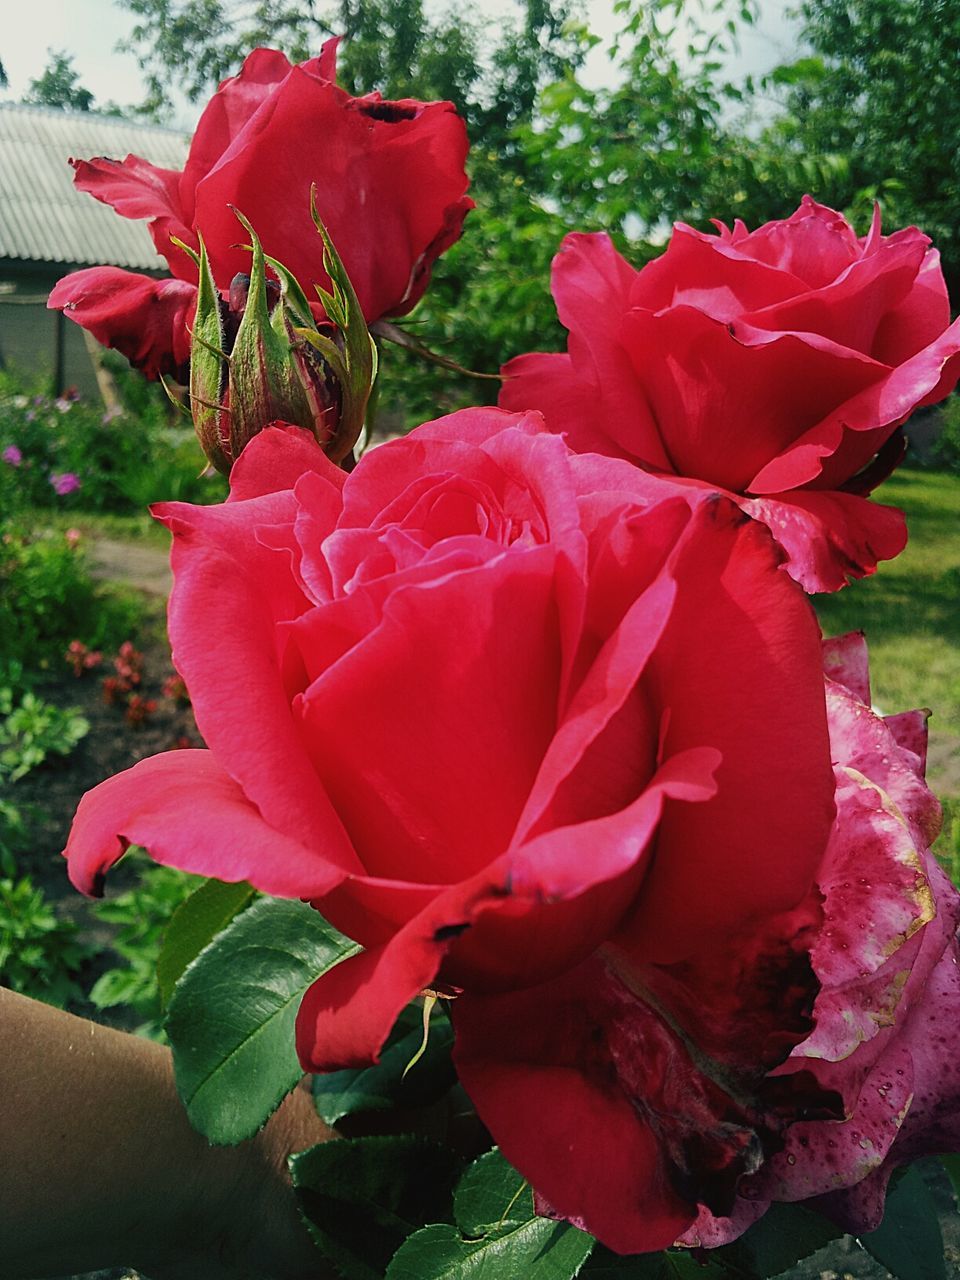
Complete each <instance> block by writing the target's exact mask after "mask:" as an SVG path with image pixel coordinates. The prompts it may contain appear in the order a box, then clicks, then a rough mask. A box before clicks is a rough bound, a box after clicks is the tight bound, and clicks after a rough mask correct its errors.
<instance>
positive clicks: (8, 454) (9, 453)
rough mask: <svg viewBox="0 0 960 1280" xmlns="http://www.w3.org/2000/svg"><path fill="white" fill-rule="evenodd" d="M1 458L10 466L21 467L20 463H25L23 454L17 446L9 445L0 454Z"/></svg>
mask: <svg viewBox="0 0 960 1280" xmlns="http://www.w3.org/2000/svg"><path fill="white" fill-rule="evenodd" d="M0 458H3V460H4V462H5V463H7V465H8V466H11V467H19V465H20V463H21V462H22V461H23V454H22V453H21V452H20V450H19V449H18V448H17V446H16V445H15V444H8V445H7V447H6V448H5V449H4V451H3V453H0Z"/></svg>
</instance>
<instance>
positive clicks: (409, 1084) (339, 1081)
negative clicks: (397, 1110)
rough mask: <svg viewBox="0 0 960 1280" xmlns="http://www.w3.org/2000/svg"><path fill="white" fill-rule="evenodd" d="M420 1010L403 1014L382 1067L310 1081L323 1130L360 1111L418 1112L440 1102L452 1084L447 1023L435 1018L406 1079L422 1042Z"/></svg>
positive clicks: (440, 1016) (450, 1038)
mask: <svg viewBox="0 0 960 1280" xmlns="http://www.w3.org/2000/svg"><path fill="white" fill-rule="evenodd" d="M422 1012H423V1011H422V1010H421V1009H420V1008H419V1007H418V1006H416V1005H410V1006H409V1007H408V1008H407V1009H405V1010H404V1011H403V1013H401V1015H400V1017H399V1018H398V1020H397V1025H396V1027H395V1028H394V1030H393V1034H392V1035H391V1037H390V1039H389V1041H388V1042H387V1047H386V1048H385V1049H384V1050H383V1052H382V1053H381V1055H380V1061H379V1062H378V1063H376V1064H375V1065H374V1066H371V1067H362V1068H361V1069H360V1070H359V1071H357V1070H348V1071H331V1072H330V1073H329V1074H328V1075H317V1076H314V1078H313V1096H314V1100H315V1101H316V1104H317V1111H318V1112H319V1113H320V1115H321V1116H322V1117H323V1119H324V1120H326V1122H327V1124H336V1123H337V1121H338V1120H342V1119H343V1117H344V1116H349V1115H354V1114H355V1113H358V1112H364V1111H387V1110H390V1109H392V1108H394V1107H404V1108H406V1107H422V1106H426V1104H427V1103H429V1102H433V1101H434V1100H435V1099H437V1098H439V1097H441V1096H442V1095H443V1094H444V1093H446V1091H447V1090H448V1089H449V1088H450V1086H451V1085H452V1084H453V1083H454V1081H455V1079H456V1074H455V1072H454V1070H453V1064H452V1063H451V1061H450V1050H451V1048H452V1046H453V1029H452V1027H451V1026H450V1022H449V1019H448V1018H447V1017H446V1016H444V1015H443V1014H437V1013H436V1012H435V1013H434V1015H433V1017H432V1019H431V1022H430V1037H429V1039H428V1041H427V1048H426V1051H425V1053H424V1055H423V1057H422V1058H421V1059H420V1060H419V1061H418V1062H417V1063H416V1064H415V1065H414V1066H413V1067H412V1068H411V1070H410V1071H409V1073H408V1074H407V1075H406V1076H405V1075H404V1074H403V1073H404V1071H405V1070H406V1067H407V1065H408V1063H410V1061H411V1060H412V1059H413V1057H414V1055H415V1054H416V1052H417V1050H418V1049H419V1048H420V1044H421V1041H422V1038H423V1019H422Z"/></svg>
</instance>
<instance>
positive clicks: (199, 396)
mask: <svg viewBox="0 0 960 1280" xmlns="http://www.w3.org/2000/svg"><path fill="white" fill-rule="evenodd" d="M311 209H312V212H313V218H314V222H315V223H316V229H317V231H318V232H319V235H320V237H321V239H322V241H323V245H324V263H325V266H326V269H327V272H328V274H329V277H330V281H331V289H332V290H333V292H332V293H328V292H326V290H323V289H321V288H320V286H319V285H317V286H316V290H317V294H318V296H319V297H320V300H321V301H322V303H323V307H324V311H325V313H326V315H327V316H328V317H329V320H328V321H327V322H326V323H325V324H324V325H323V331H321V328H320V327H318V325H317V323H316V322H315V320H314V317H313V312H312V311H311V307H310V303H309V302H308V301H307V298H306V296H305V294H304V293H303V290H302V289H301V288H300V286H299V284H298V283H297V281H296V280H295V279H294V278H293V276H292V275H291V274H290V272H289V271H287V270H286V268H285V267H284V266H283V265H282V264H281V263H280V262H278V261H276V260H275V259H271V260H270V265H271V268H272V270H273V272H274V274H275V276H276V279H268V277H267V263H266V259H265V256H264V252H263V246H262V245H261V243H260V239H259V237H258V236H257V234H256V232H255V231H254V229H253V227H252V226H251V225H250V223H249V222H247V220H246V218H244V217H243V215H242V214H241V213H239V212H238V213H237V217H238V218H239V220H240V221H241V222H242V223H243V225H244V227H245V228H246V230H247V232H248V234H249V236H250V239H251V246H250V248H251V254H252V265H251V272H250V275H249V276H239V275H238V276H235V277H234V279H233V281H232V283H231V286H230V292H229V295H228V300H227V302H224V301H223V299H222V298H221V297H220V295H219V293H218V292H217V287H216V283H215V282H214V279H213V275H212V272H211V270H210V262H209V259H208V257H207V254H206V249H205V246H204V244H203V241H202V239H201V242H200V253H199V255H198V262H197V265H198V269H199V272H200V289H199V295H198V301H197V313H196V317H195V320H194V329H193V334H192V345H191V353H190V407H191V412H192V416H193V422H194V427H195V428H196V432H197V437H198V439H199V441H200V444H201V447H202V448H203V451H204V453H205V454H206V455H207V458H208V459H209V460H210V462H211V463H213V465H214V466H215V467H217V468H218V469H219V470H220V471H223V472H224V473H229V471H230V467H231V466H232V465H233V462H234V461H235V460H236V458H237V457H239V455H240V452H241V450H242V449H243V447H244V445H245V444H246V443H247V441H248V440H250V439H251V438H252V437H253V436H255V435H256V434H257V432H259V431H261V430H262V429H263V428H264V427H265V426H267V425H269V424H270V423H272V422H275V421H277V420H278V419H280V420H283V421H284V422H288V423H293V424H296V425H299V426H302V427H305V428H306V429H307V430H309V431H310V432H311V433H312V434H313V435H314V436H315V437H316V439H317V440H318V442H319V443H320V444H321V445H322V447H323V449H324V452H325V453H326V454H327V455H328V457H330V458H332V459H333V461H334V462H340V461H342V460H343V459H344V458H345V457H346V456H347V455H348V454H349V453H350V451H351V450H352V449H353V446H354V444H355V443H356V440H357V437H358V436H359V434H360V431H361V428H362V427H363V420H364V415H365V413H366V407H367V401H368V399H369V397H370V391H371V388H372V386H373V381H374V379H375V377H376V373H377V348H376V346H375V344H374V342H373V339H372V338H371V337H370V334H369V331H368V330H367V326H366V323H365V322H364V319H363V313H362V312H361V310H360V303H359V300H358V299H357V295H356V293H355V292H354V289H353V286H352V284H351V283H350V280H349V279H348V277H347V275H346V272H345V271H344V269H343V263H342V262H341V261H340V257H339V255H338V254H337V251H336V249H335V248H334V246H333V243H332V241H331V240H330V238H329V236H328V235H327V232H326V229H325V228H324V226H323V223H322V222H320V220H319V217H318V215H317V212H316V205H315V204H314V202H313V193H311Z"/></svg>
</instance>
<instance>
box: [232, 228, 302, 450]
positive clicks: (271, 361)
mask: <svg viewBox="0 0 960 1280" xmlns="http://www.w3.org/2000/svg"><path fill="white" fill-rule="evenodd" d="M234 213H235V214H236V216H237V218H238V219H239V221H240V222H241V223H242V225H243V227H244V228H245V230H246V231H247V233H248V235H249V236H250V242H251V246H252V253H253V261H252V263H251V266H250V287H249V289H248V291H247V303H246V306H245V307H244V311H243V316H242V317H241V319H240V327H239V328H238V330H237V336H236V339H235V340H234V344H233V351H232V352H231V357H230V451H231V453H232V455H233V457H234V459H236V458H238V457H239V456H240V453H241V451H242V449H243V447H244V445H245V444H246V443H247V442H248V441H249V440H251V439H252V438H253V437H254V436H255V435H257V433H258V432H260V431H262V430H263V428H264V427H265V426H267V425H268V424H269V423H271V422H275V421H281V422H291V423H294V424H295V425H297V426H301V427H306V428H307V429H308V430H310V431H315V430H316V424H315V420H314V414H313V406H312V404H311V399H310V397H308V395H307V392H306V389H305V388H304V385H303V381H302V380H301V377H300V374H299V371H298V368H297V366H296V363H295V361H294V359H293V355H292V346H291V341H290V336H289V334H288V328H287V325H286V322H285V318H284V312H283V311H282V310H281V314H280V316H279V317H278V321H277V325H276V327H275V326H274V324H272V323H271V316H270V308H269V306H268V303H267V267H266V260H265V258H264V253H263V246H262V245H261V243H260V238H259V236H258V235H257V234H256V232H255V231H254V229H253V227H252V226H251V225H250V223H249V222H248V221H247V219H246V218H245V217H244V216H243V214H242V213H240V212H239V210H236V209H235V210H234Z"/></svg>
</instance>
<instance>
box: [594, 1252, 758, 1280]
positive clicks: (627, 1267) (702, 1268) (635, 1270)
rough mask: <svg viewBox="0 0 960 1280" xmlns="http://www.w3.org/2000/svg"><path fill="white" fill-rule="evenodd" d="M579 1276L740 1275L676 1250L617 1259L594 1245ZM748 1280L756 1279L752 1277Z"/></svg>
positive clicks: (608, 1279)
mask: <svg viewBox="0 0 960 1280" xmlns="http://www.w3.org/2000/svg"><path fill="white" fill-rule="evenodd" d="M580 1275H581V1277H582V1280H733V1278H734V1277H742V1276H743V1275H744V1273H743V1272H742V1271H730V1270H728V1269H727V1268H726V1267H724V1266H721V1265H720V1264H719V1263H718V1262H715V1261H713V1260H712V1259H710V1260H707V1261H705V1262H701V1261H700V1260H699V1258H695V1257H694V1256H693V1255H692V1254H691V1253H685V1252H683V1251H682V1250H680V1249H670V1250H665V1251H664V1252H662V1253H635V1254H631V1255H629V1256H627V1257H621V1256H620V1254H618V1253H614V1252H613V1251H612V1250H611V1249H606V1248H604V1246H603V1245H597V1247H596V1248H595V1249H594V1251H593V1253H592V1254H591V1256H590V1259H589V1261H588V1262H587V1265H586V1266H585V1267H584V1268H583V1270H582V1271H581V1273H580ZM750 1280H756V1275H755V1274H754V1275H751V1277H750Z"/></svg>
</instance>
